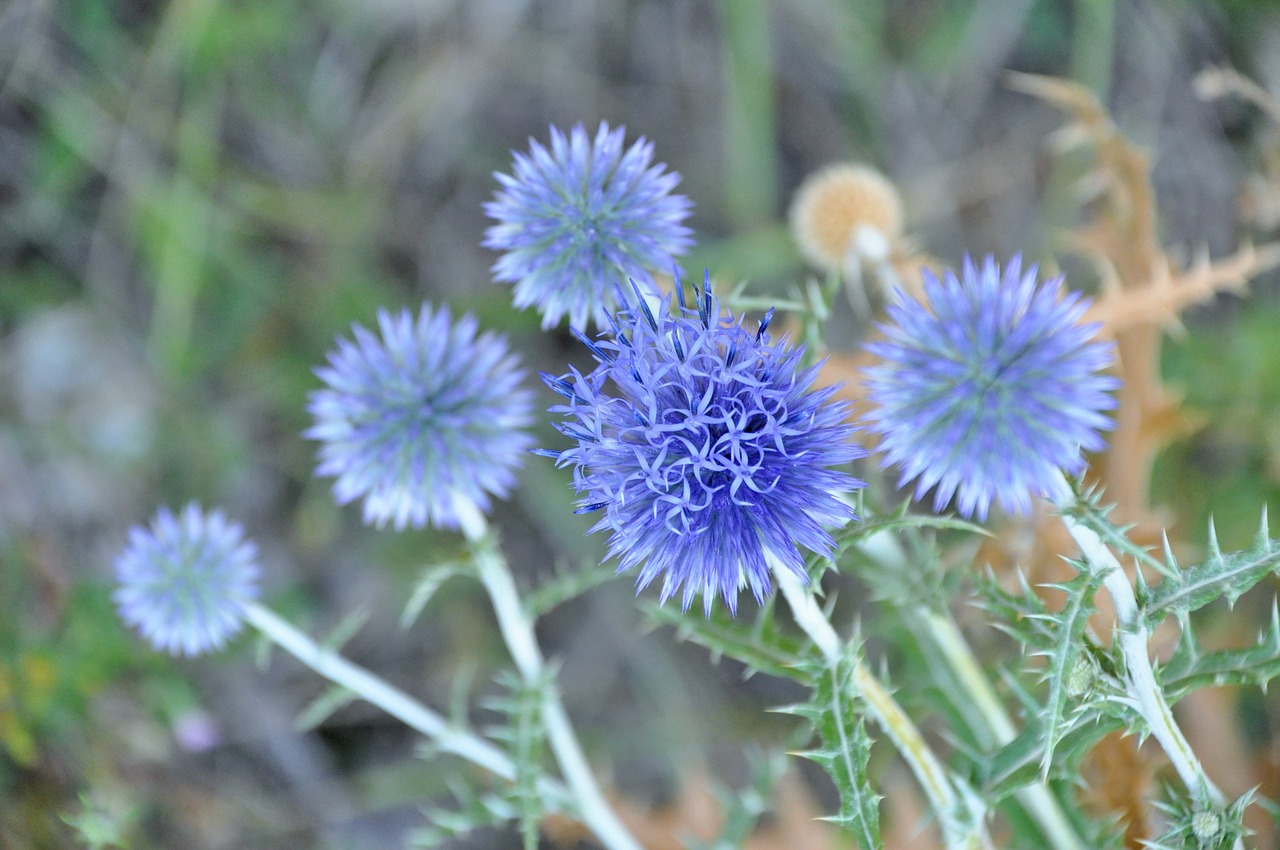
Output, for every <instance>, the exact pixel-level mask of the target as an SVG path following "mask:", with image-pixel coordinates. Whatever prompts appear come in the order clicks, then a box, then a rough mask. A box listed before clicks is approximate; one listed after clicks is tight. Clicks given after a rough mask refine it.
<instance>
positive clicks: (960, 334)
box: [866, 257, 1119, 519]
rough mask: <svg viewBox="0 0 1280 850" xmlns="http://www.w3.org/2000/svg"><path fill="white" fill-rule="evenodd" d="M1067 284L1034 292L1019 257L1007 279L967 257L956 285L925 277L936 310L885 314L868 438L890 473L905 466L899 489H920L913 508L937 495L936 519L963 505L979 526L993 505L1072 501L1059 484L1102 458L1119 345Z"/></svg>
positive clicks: (919, 306)
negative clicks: (1096, 455)
mask: <svg viewBox="0 0 1280 850" xmlns="http://www.w3.org/2000/svg"><path fill="white" fill-rule="evenodd" d="M1061 283H1062V278H1060V277H1059V278H1054V279H1053V280H1049V281H1046V282H1045V283H1044V284H1042V285H1037V283H1036V268H1035V266H1032V267H1031V268H1030V269H1028V270H1027V271H1026V273H1025V274H1024V273H1023V271H1022V261H1021V259H1020V258H1019V257H1014V258H1013V259H1012V260H1011V261H1010V262H1009V263H1008V264H1007V265H1006V266H1005V268H1004V271H1003V273H1002V272H1001V270H1000V268H999V267H998V266H997V265H996V262H995V260H994V259H992V258H990V257H988V258H987V259H986V261H985V262H984V263H983V264H982V267H981V268H978V267H977V266H975V265H974V263H973V261H972V260H970V259H969V258H968V257H966V258H965V261H964V270H963V273H962V274H961V276H960V277H959V278H957V277H956V275H955V274H954V273H953V272H950V271H948V272H947V273H946V275H945V277H944V278H943V279H942V280H938V279H937V278H936V277H934V276H933V275H932V274H930V273H928V272H925V300H926V302H927V303H920V302H917V301H914V300H911V299H907V298H904V299H903V300H901V301H899V302H897V303H896V304H893V305H891V306H890V307H889V318H890V319H891V323H890V324H887V325H881V330H883V331H884V333H885V335H886V337H887V339H886V340H885V341H884V342H877V343H869V344H868V345H867V349H868V350H869V351H871V353H873V354H875V355H876V356H877V357H879V358H880V361H881V362H880V364H879V365H877V366H874V367H872V368H870V369H868V370H867V372H866V375H867V396H868V398H869V399H870V400H871V401H872V403H873V404H874V405H875V409H874V410H873V411H872V412H871V413H870V415H869V419H870V421H871V423H872V424H871V425H869V426H868V427H869V430H871V431H872V432H874V433H877V434H879V435H881V437H882V440H881V443H880V450H881V451H882V452H883V453H884V465H886V466H888V465H890V464H897V465H898V466H899V468H900V469H901V471H902V476H901V480H900V481H899V482H898V486H902V485H903V484H905V483H907V482H908V481H910V480H912V479H915V481H916V489H915V495H916V498H920V497H921V496H922V495H923V494H924V493H925V491H927V490H928V489H929V488H930V487H933V488H935V489H934V499H933V506H934V510H941V509H942V508H943V506H945V505H946V504H947V503H948V502H949V501H951V499H952V498H953V497H954V498H955V499H956V507H957V508H958V509H959V511H960V513H961V514H963V515H965V516H968V517H973V516H976V517H978V518H979V519H986V516H987V510H988V508H990V506H991V503H992V502H993V501H997V500H998V501H999V502H1000V506H1001V507H1002V508H1003V509H1004V510H1006V511H1009V512H1015V513H1027V512H1029V511H1030V510H1031V495H1032V494H1036V495H1041V496H1046V497H1049V498H1059V497H1062V496H1065V495H1066V494H1065V493H1062V492H1060V491H1061V489H1062V487H1063V479H1062V474H1061V473H1062V471H1064V470H1065V471H1066V472H1068V473H1072V474H1074V473H1078V472H1080V471H1081V470H1082V469H1083V468H1084V458H1083V456H1082V454H1081V453H1082V452H1083V451H1096V450H1098V449H1101V448H1102V447H1103V445H1104V442H1103V439H1102V437H1101V436H1100V434H1099V431H1102V430H1106V429H1108V428H1110V427H1111V424H1112V422H1111V420H1110V419H1109V418H1108V417H1107V416H1106V415H1104V414H1103V411H1106V410H1111V409H1113V408H1114V407H1115V404H1116V403H1115V399H1114V398H1113V397H1112V396H1111V394H1110V393H1111V391H1112V390H1114V389H1115V388H1116V387H1117V386H1119V381H1117V380H1116V379H1115V378H1112V377H1110V376H1108V375H1105V374H1102V372H1103V370H1104V369H1106V368H1107V367H1108V366H1109V365H1110V364H1111V362H1112V359H1113V352H1112V349H1113V346H1112V344H1111V343H1110V342H1101V341H1097V340H1095V339H1094V337H1095V335H1096V334H1097V332H1098V328H1099V326H1098V325H1096V324H1081V323H1080V318H1081V316H1082V315H1083V314H1084V312H1085V310H1086V309H1087V308H1088V306H1089V300H1088V299H1087V298H1085V297H1083V296H1081V295H1080V294H1079V293H1075V292H1071V293H1068V294H1066V295H1062V294H1060V292H1059V287H1060V284H1061Z"/></svg>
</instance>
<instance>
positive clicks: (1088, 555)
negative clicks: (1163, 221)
mask: <svg viewBox="0 0 1280 850" xmlns="http://www.w3.org/2000/svg"><path fill="white" fill-rule="evenodd" d="M1070 507H1071V503H1070V502H1069V501H1063V502H1060V503H1059V504H1058V508H1059V510H1060V512H1061V513H1062V521H1063V523H1064V524H1065V525H1066V526H1067V530H1068V531H1070V532H1071V536H1072V537H1073V538H1074V539H1075V541H1076V544H1077V545H1078V546H1079V547H1080V551H1081V554H1083V555H1084V559H1085V561H1087V562H1088V563H1089V565H1090V566H1091V567H1092V568H1093V569H1095V570H1098V572H1099V573H1101V575H1102V583H1103V587H1105V588H1106V589H1107V592H1108V593H1109V594H1111V601H1112V604H1113V606H1114V608H1115V612H1116V625H1117V626H1118V634H1117V638H1116V639H1117V641H1118V642H1119V645H1120V652H1121V654H1122V655H1123V656H1124V666H1125V675H1124V679H1123V682H1122V684H1123V685H1124V687H1125V691H1126V693H1127V694H1128V696H1129V699H1130V701H1131V704H1132V706H1133V708H1134V710H1136V711H1137V712H1138V713H1139V714H1140V715H1142V719H1143V720H1145V721H1146V722H1147V726H1148V727H1149V728H1150V730H1151V734H1152V736H1154V737H1155V739H1156V740H1157V741H1159V742H1160V746H1161V747H1162V748H1163V749H1164V751H1165V754H1166V755H1167V756H1168V757H1169V762H1170V763H1171V764H1172V765H1173V769H1174V770H1175V771H1177V773H1178V776H1179V777H1180V778H1181V779H1182V782H1183V784H1184V785H1186V786H1187V788H1188V790H1190V791H1191V792H1192V793H1202V794H1203V795H1204V796H1205V798H1206V799H1208V801H1209V802H1210V803H1212V805H1213V806H1214V808H1216V809H1219V810H1221V809H1225V808H1226V806H1227V799H1226V796H1225V795H1224V794H1223V793H1222V790H1221V789H1219V788H1218V786H1217V785H1215V784H1214V782H1213V780H1212V779H1210V778H1209V776H1208V775H1207V774H1206V773H1205V771H1204V765H1202V764H1201V763H1200V759H1199V757H1197V756H1196V754H1195V752H1194V751H1193V750H1192V749H1191V744H1190V743H1189V742H1188V741H1187V739H1186V736H1185V735H1183V734H1182V730H1181V729H1180V728H1179V727H1178V722H1177V720H1175V719H1174V717H1173V710H1172V709H1170V708H1169V703H1168V702H1167V701H1166V700H1165V698H1164V692H1163V691H1161V690H1160V686H1159V684H1157V682H1156V676H1155V670H1154V669H1153V668H1152V666H1151V656H1150V655H1149V654H1148V652H1149V646H1150V639H1151V635H1150V633H1149V632H1148V630H1147V625H1146V622H1144V620H1143V617H1142V610H1141V608H1139V607H1138V600H1137V598H1136V597H1135V596H1134V592H1133V585H1132V584H1130V583H1129V577H1128V576H1126V575H1125V572H1124V569H1123V568H1122V567H1121V566H1120V562H1119V561H1118V560H1116V557H1115V555H1113V554H1111V550H1110V549H1108V548H1107V546H1106V544H1105V543H1103V542H1102V538H1100V537H1099V536H1098V535H1097V534H1096V533H1095V532H1094V531H1093V529H1091V528H1088V527H1086V526H1084V525H1082V524H1081V523H1079V522H1077V521H1076V520H1075V518H1073V517H1071V516H1069V515H1068V514H1067V513H1066V510H1067V509H1068V508H1070Z"/></svg>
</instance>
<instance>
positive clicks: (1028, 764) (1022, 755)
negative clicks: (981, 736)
mask: <svg viewBox="0 0 1280 850" xmlns="http://www.w3.org/2000/svg"><path fill="white" fill-rule="evenodd" d="M1063 722H1064V724H1065V725H1066V728H1065V729H1064V730H1063V731H1062V733H1061V734H1059V735H1058V740H1057V744H1056V746H1055V747H1054V752H1055V756H1054V762H1055V763H1054V764H1053V765H1052V769H1051V771H1050V773H1051V774H1052V775H1060V776H1065V777H1071V776H1075V775H1076V774H1077V772H1078V770H1079V767H1080V763H1081V761H1082V760H1083V759H1084V757H1085V754H1086V753H1088V752H1089V750H1091V749H1093V747H1094V745H1095V744H1097V743H1098V741H1099V740H1101V739H1102V737H1103V736H1105V735H1107V734H1108V733H1110V732H1115V731H1118V730H1121V729H1124V728H1126V725H1125V722H1124V721H1123V720H1120V719H1118V718H1115V717H1108V716H1103V715H1101V714H1098V713H1095V712H1092V711H1088V712H1079V713H1076V714H1074V715H1072V716H1070V717H1068V718H1066V719H1065V720H1064V721H1063ZM1043 773H1044V727H1043V726H1042V725H1041V724H1040V723H1038V722H1029V723H1028V724H1027V726H1026V727H1025V728H1024V729H1023V730H1022V732H1020V733H1019V734H1018V737H1016V738H1014V739H1013V740H1012V741H1010V742H1009V743H1008V744H1006V745H1005V746H1003V747H1001V748H1000V749H999V750H997V751H996V752H995V753H994V754H993V755H992V756H991V757H990V758H988V759H986V760H985V762H984V763H983V764H982V765H981V769H980V771H979V773H978V775H979V784H980V787H979V791H980V793H981V794H982V796H983V797H984V799H986V800H987V801H988V802H989V803H993V804H994V803H995V802H998V801H999V800H1001V799H1003V798H1004V797H1007V796H1008V795H1010V794H1012V793H1013V792H1014V791H1017V790H1018V789H1019V788H1022V787H1023V786H1025V785H1030V784H1031V783H1033V782H1040V781H1042V780H1041V776H1042V775H1043Z"/></svg>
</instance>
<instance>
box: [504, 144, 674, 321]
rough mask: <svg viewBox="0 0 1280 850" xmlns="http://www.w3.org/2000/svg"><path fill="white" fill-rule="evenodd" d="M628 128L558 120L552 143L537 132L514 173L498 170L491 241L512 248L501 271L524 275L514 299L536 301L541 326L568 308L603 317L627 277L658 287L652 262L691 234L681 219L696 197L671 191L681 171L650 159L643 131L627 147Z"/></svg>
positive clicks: (664, 261) (669, 256) (578, 317)
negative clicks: (590, 128) (567, 126)
mask: <svg viewBox="0 0 1280 850" xmlns="http://www.w3.org/2000/svg"><path fill="white" fill-rule="evenodd" d="M623 133H624V128H622V127H619V128H618V129H616V130H610V129H609V125H608V124H605V123H601V124H600V129H599V130H597V131H596V137H595V141H594V142H592V141H591V140H590V138H589V137H588V136H587V132H586V131H585V130H584V129H583V128H582V126H581V125H578V126H577V127H574V128H573V130H572V132H570V134H569V137H568V138H565V135H564V134H563V133H562V132H560V131H559V130H557V129H556V128H555V127H552V128H551V150H549V151H548V150H547V149H546V148H545V147H543V146H542V145H540V144H539V143H538V142H536V141H534V140H532V139H530V140H529V153H528V154H527V155H525V154H520V153H516V154H515V169H514V170H515V175H514V176H511V175H507V174H494V177H496V178H497V179H498V182H500V183H501V184H502V190H501V191H499V192H497V193H496V194H495V195H494V198H493V200H492V201H490V202H489V203H487V204H485V208H484V209H485V212H486V213H488V214H489V217H490V218H493V219H496V220H497V222H498V223H497V224H495V225H493V226H492V227H490V228H489V229H488V230H487V231H486V232H485V239H484V245H485V247H487V248H493V249H494V250H497V251H502V252H504V253H503V255H502V257H501V258H500V259H499V260H498V262H497V263H495V264H494V266H493V275H494V278H495V279H496V280H498V281H501V282H503V283H511V284H515V305H516V306H517V307H520V308H525V307H528V306H530V305H536V306H537V307H538V309H539V310H541V311H542V326H543V327H544V328H549V327H553V326H554V325H556V324H557V323H558V322H559V321H560V317H561V316H563V315H565V314H568V316H569V322H570V324H571V325H572V326H573V327H577V328H582V327H586V324H587V320H588V319H594V320H595V323H596V326H597V327H601V328H602V327H604V326H605V322H606V314H607V311H608V310H609V309H610V308H611V307H612V304H613V301H612V299H613V294H614V292H615V291H617V290H618V289H619V288H620V287H622V286H624V285H625V284H626V281H627V279H628V278H631V279H634V280H636V281H639V282H640V283H641V284H642V285H644V286H645V287H647V288H652V287H653V278H652V276H651V274H650V272H651V270H653V269H662V270H664V271H665V270H668V269H671V268H672V267H674V266H675V259H674V257H675V255H678V254H683V253H684V252H685V251H687V250H688V249H689V246H690V245H691V244H692V239H691V238H690V235H691V234H690V230H689V228H687V227H685V226H684V225H683V224H681V222H683V221H684V219H685V217H686V216H688V215H689V210H690V208H691V206H692V205H691V204H690V202H689V199H688V198H686V197H684V196H683V195H675V194H672V190H673V189H674V188H675V187H676V184H677V183H679V182H680V175H679V174H676V173H675V172H664V169H665V168H666V166H665V165H662V164H659V165H653V166H651V165H650V164H649V162H650V160H651V159H652V157H653V144H652V143H651V142H648V141H646V140H645V139H644V138H641V139H640V140H639V141H637V142H636V143H635V144H633V145H632V146H631V147H629V148H627V149H626V151H625V152H624V151H623V148H622V138H623Z"/></svg>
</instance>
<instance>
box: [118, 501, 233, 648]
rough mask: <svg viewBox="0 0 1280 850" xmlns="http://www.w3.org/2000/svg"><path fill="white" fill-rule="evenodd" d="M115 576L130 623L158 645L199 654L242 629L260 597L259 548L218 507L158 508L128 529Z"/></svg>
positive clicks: (120, 605)
mask: <svg viewBox="0 0 1280 850" xmlns="http://www.w3.org/2000/svg"><path fill="white" fill-rule="evenodd" d="M115 573H116V581H117V582H118V586H117V588H116V590H115V592H114V594H113V595H112V596H113V598H114V599H115V602H116V606H117V607H118V608H119V610H120V617H121V619H123V620H124V621H125V623H127V624H128V625H130V626H132V627H133V628H135V629H137V630H138V631H139V632H140V633H141V634H142V636H143V637H145V638H146V639H147V640H148V641H150V642H151V644H152V646H154V647H155V648H156V649H159V650H163V651H166V652H170V653H173V654H174V655H178V654H183V655H189V656H190V655H199V654H201V653H203V652H209V651H210V650H214V649H219V648H221V647H222V645H223V644H225V643H226V642H227V639H228V638H230V637H231V636H232V635H234V634H235V633H236V632H238V631H239V630H240V627H241V625H242V624H243V620H244V606H245V603H247V602H249V601H251V600H253V599H255V598H256V597H257V595H258V590H257V582H258V549H257V546H255V545H254V544H253V542H252V541H249V540H246V539H245V537H244V532H243V530H242V529H241V528H240V526H239V525H238V524H236V523H234V522H228V521H227V519H226V517H225V516H223V514H222V512H221V511H213V512H211V513H205V512H204V511H203V510H201V508H200V507H199V506H198V505H196V504H194V503H193V504H189V505H187V506H186V508H184V509H183V510H182V512H181V513H180V514H178V515H177V516H175V515H174V514H173V513H172V512H171V511H170V510H169V509H168V508H161V509H160V511H159V512H158V513H157V514H156V517H155V519H154V520H153V521H152V523H151V527H150V528H143V527H142V526H134V527H133V528H131V529H130V530H129V543H128V545H127V546H126V547H125V550H124V551H123V552H122V553H121V554H120V556H119V557H118V558H116V561H115Z"/></svg>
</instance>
